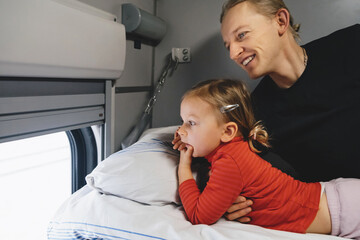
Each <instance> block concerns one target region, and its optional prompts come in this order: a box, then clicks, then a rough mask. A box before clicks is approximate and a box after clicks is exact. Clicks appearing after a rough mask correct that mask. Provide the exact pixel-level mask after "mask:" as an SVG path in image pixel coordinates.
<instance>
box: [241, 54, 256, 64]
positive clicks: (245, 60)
mask: <svg viewBox="0 0 360 240" xmlns="http://www.w3.org/2000/svg"><path fill="white" fill-rule="evenodd" d="M255 56H256V54H254V55H251V56H250V57H247V58H245V59H244V60H243V61H242V63H241V64H242V65H244V66H245V67H246V66H247V65H248V64H249V63H250V62H251V61H252V60H253V59H254V58H255Z"/></svg>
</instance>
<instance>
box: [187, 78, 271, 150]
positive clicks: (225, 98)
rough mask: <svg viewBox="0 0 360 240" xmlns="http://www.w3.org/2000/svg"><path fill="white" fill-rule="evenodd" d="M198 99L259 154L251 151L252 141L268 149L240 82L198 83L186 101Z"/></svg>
mask: <svg viewBox="0 0 360 240" xmlns="http://www.w3.org/2000/svg"><path fill="white" fill-rule="evenodd" d="M193 96H196V97H199V98H200V99H202V100H203V101H205V102H207V103H209V104H210V105H211V106H212V107H213V108H214V111H215V113H216V114H217V115H218V116H219V122H220V121H223V122H235V123H236V124H237V126H238V131H239V132H240V134H241V135H242V137H243V138H244V140H246V141H248V143H249V146H250V148H251V150H252V151H254V152H261V151H260V150H259V149H258V148H256V147H255V144H254V143H255V141H257V142H259V143H260V144H262V145H263V146H265V147H270V144H269V142H268V141H269V136H268V133H267V132H266V130H265V128H264V126H263V125H262V124H261V122H260V121H256V119H255V116H254V112H253V109H252V105H251V99H250V92H249V91H248V89H247V87H246V85H245V84H244V83H243V82H242V81H238V80H232V79H211V80H207V81H204V82H201V83H198V84H197V85H195V86H194V87H193V88H191V89H190V90H189V91H188V92H186V93H185V95H184V96H183V99H184V98H186V97H193ZM233 104H238V107H236V108H234V109H232V110H230V111H223V112H221V108H222V107H224V106H228V105H233Z"/></svg>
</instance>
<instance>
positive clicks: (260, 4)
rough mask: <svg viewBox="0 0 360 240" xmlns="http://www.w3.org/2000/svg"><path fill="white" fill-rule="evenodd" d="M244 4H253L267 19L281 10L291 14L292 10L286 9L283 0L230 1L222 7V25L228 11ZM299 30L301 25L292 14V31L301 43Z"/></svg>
mask: <svg viewBox="0 0 360 240" xmlns="http://www.w3.org/2000/svg"><path fill="white" fill-rule="evenodd" d="M242 2H249V3H252V4H253V5H254V6H256V7H257V9H258V10H259V13H261V14H263V15H264V16H267V17H273V16H275V14H276V13H277V12H278V11H279V9H281V8H284V9H286V10H287V11H288V12H289V14H290V10H289V9H288V8H287V7H286V5H285V3H284V2H283V0H228V1H227V2H225V3H224V5H223V7H222V12H221V15H220V23H222V21H223V19H224V17H225V15H226V14H227V13H228V11H229V10H230V9H231V8H233V7H234V6H236V5H238V4H239V3H242ZM299 30H300V24H294V18H293V17H292V16H291V14H290V31H291V33H292V35H293V37H294V39H295V40H296V41H300V36H299V33H298V32H299Z"/></svg>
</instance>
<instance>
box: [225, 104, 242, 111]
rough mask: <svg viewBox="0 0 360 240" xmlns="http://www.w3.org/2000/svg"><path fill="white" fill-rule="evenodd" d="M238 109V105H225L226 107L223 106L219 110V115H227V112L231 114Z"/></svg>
mask: <svg viewBox="0 0 360 240" xmlns="http://www.w3.org/2000/svg"><path fill="white" fill-rule="evenodd" d="M238 107H240V105H239V104H230V105H227V106H223V107H221V108H220V112H221V113H227V112H231V111H232V110H234V109H236V108H238Z"/></svg>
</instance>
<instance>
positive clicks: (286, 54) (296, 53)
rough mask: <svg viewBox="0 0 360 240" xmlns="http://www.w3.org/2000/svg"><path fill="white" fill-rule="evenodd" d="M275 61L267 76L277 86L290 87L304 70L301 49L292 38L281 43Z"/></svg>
mask: <svg viewBox="0 0 360 240" xmlns="http://www.w3.org/2000/svg"><path fill="white" fill-rule="evenodd" d="M275 61H276V62H277V64H275V68H274V70H273V71H272V72H271V73H269V76H270V77H271V78H272V79H273V81H274V82H275V83H276V85H277V86H278V87H279V88H290V87H291V86H292V85H294V84H295V82H296V81H297V80H298V79H299V78H300V76H301V75H302V73H303V72H304V71H305V67H306V66H305V64H304V52H303V49H302V47H300V46H299V45H298V44H297V42H296V41H295V40H293V39H292V41H287V42H286V43H285V44H284V45H283V47H282V48H281V49H280V51H279V55H278V57H277V58H276V60H275Z"/></svg>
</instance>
